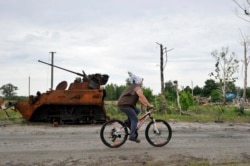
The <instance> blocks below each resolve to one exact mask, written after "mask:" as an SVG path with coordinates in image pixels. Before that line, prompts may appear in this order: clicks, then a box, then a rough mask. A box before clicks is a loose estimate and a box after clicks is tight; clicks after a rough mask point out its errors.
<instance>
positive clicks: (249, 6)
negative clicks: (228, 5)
mask: <svg viewBox="0 0 250 166" xmlns="http://www.w3.org/2000/svg"><path fill="white" fill-rule="evenodd" d="M232 1H233V2H234V3H235V4H236V5H237V8H236V9H235V11H236V15H237V16H238V17H239V18H241V19H242V20H245V21H247V22H250V0H232Z"/></svg>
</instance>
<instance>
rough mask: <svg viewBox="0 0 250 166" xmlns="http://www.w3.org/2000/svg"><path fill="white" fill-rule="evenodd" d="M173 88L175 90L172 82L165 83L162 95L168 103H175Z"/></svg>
mask: <svg viewBox="0 0 250 166" xmlns="http://www.w3.org/2000/svg"><path fill="white" fill-rule="evenodd" d="M175 88H176V87H175V84H174V83H173V82H172V81H168V82H165V86H164V92H165V93H164V95H165V98H166V99H167V100H168V101H175V100H176V98H177V96H176V90H175Z"/></svg>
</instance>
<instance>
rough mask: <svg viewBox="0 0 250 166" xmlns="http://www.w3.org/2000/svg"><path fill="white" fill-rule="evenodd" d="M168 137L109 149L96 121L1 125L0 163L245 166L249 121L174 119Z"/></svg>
mask: <svg viewBox="0 0 250 166" xmlns="http://www.w3.org/2000/svg"><path fill="white" fill-rule="evenodd" d="M170 125H171V126H172V129H173V137H172V140H171V141H170V143H169V144H167V145H166V146H165V147H162V148H156V147H152V146H151V145H149V144H148V143H147V141H146V139H145V136H144V133H143V132H144V131H143V130H142V131H141V132H140V133H139V134H140V139H141V143H139V144H137V143H134V142H130V141H127V142H126V143H125V144H124V145H123V146H122V147H120V148H117V149H110V148H108V147H106V146H105V145H104V144H103V143H102V142H101V140H100V137H99V132H100V128H101V126H100V125H85V126H59V127H52V126H51V125H48V124H46V125H25V126H17V125H1V127H0V165H6V166H14V165H15V166H22V165H25V166H27V165H32V166H33V165H37V166H42V165H46V166H47V165H48V166H61V165H62V166H63V165H65V166H66V165H67V166H71V165H72V166H73V165H87V166H88V165H89V166H93V165H95V166H99V165H105V166H112V165H116V166H117V165H118V166H120V165H122V166H125V165H126V166H129V165H136V166H137V165H150V166H152V165H153V166H156V165H168V166H169V165H186V164H190V163H205V164H208V163H209V164H220V165H223V164H225V165H226V164H229V163H233V164H235V165H247V164H248V163H250V124H249V123H247V124H234V123H182V122H178V123H174V122H172V123H171V122H170Z"/></svg>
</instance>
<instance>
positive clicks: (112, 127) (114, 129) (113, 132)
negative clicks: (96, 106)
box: [100, 119, 128, 148]
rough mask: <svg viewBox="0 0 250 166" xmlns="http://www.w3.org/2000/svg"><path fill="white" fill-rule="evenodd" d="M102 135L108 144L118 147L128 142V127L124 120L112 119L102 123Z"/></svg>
mask: <svg viewBox="0 0 250 166" xmlns="http://www.w3.org/2000/svg"><path fill="white" fill-rule="evenodd" d="M100 137H101V140H102V142H103V143H104V144H105V145H106V146H108V147H110V148H118V147H120V146H122V145H123V144H124V143H125V142H126V140H127V138H128V129H127V127H125V124H124V123H123V122H122V121H120V120H115V119H114V120H110V121H108V122H106V123H104V124H103V125H102V128H101V132H100Z"/></svg>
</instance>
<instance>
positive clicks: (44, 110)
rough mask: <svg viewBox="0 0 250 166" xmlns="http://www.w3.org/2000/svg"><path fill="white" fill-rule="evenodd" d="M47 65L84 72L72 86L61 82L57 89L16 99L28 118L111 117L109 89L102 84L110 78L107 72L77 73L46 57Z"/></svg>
mask: <svg viewBox="0 0 250 166" xmlns="http://www.w3.org/2000/svg"><path fill="white" fill-rule="evenodd" d="M39 62H42V63H45V64H47V65H50V66H53V67H56V68H59V69H62V70H65V71H68V72H71V73H74V74H76V75H79V76H81V78H77V79H76V80H75V81H74V82H72V83H71V84H70V85H69V86H68V83H67V82H66V81H62V82H60V83H59V84H58V85H57V86H56V88H55V90H49V91H47V92H44V93H41V92H39V91H38V92H37V94H36V96H29V99H28V100H25V101H18V102H16V103H14V107H15V109H16V110H18V111H19V112H20V113H21V114H22V116H23V117H24V118H25V119H26V120H27V121H32V122H51V123H58V124H70V123H72V124H85V123H103V122H105V121H106V120H107V115H106V111H105V108H104V97H105V94H106V93H105V90H104V89H103V88H101V86H102V85H105V84H106V83H107V81H108V78H109V76H108V75H106V74H91V75H86V74H85V73H84V72H83V74H81V73H76V72H73V71H70V70H67V69H64V68H61V67H58V66H55V65H52V64H49V63H46V62H43V61H39Z"/></svg>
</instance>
